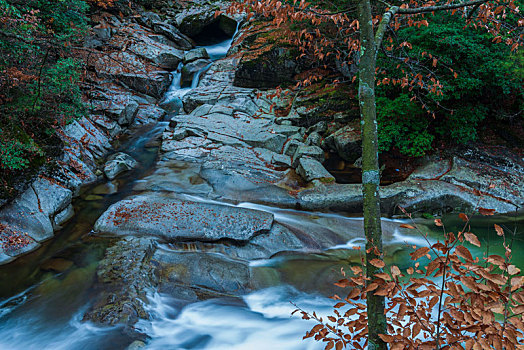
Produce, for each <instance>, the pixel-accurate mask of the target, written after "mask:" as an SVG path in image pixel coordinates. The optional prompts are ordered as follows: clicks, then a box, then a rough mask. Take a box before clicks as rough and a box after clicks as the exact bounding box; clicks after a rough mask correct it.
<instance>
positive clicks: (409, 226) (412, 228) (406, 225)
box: [400, 224, 416, 230]
mask: <svg viewBox="0 0 524 350" xmlns="http://www.w3.org/2000/svg"><path fill="white" fill-rule="evenodd" d="M400 227H402V228H409V229H410V230H414V229H415V228H416V227H415V226H413V225H409V224H402V225H400Z"/></svg>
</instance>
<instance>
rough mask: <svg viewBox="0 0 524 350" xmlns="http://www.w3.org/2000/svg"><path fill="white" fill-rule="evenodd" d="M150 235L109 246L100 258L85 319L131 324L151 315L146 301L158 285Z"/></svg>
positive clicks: (128, 329)
mask: <svg viewBox="0 0 524 350" xmlns="http://www.w3.org/2000/svg"><path fill="white" fill-rule="evenodd" d="M155 246H156V243H155V242H154V240H153V239H151V238H136V237H127V238H125V239H123V240H121V241H119V242H117V243H116V244H114V245H113V246H111V247H109V248H108V249H107V250H106V253H105V256H104V258H103V259H102V260H101V261H100V263H99V265H98V268H97V272H96V277H97V281H98V282H99V283H98V284H96V287H95V291H94V293H93V296H92V301H93V304H92V306H91V308H90V309H89V310H88V311H87V312H86V314H85V315H84V320H86V321H92V322H96V323H99V324H104V325H111V326H112V325H117V324H119V325H124V326H125V331H126V332H128V333H133V332H134V330H133V329H132V326H133V325H134V324H135V323H136V322H137V321H138V320H139V319H140V318H142V319H147V318H148V317H149V315H148V313H147V311H146V309H145V307H144V305H145V302H146V301H147V297H146V293H147V291H148V290H150V289H151V288H154V287H155V286H156V283H155V281H156V278H155V275H154V268H153V265H151V264H150V259H151V256H152V255H153V253H154V251H155V249H156V247H155Z"/></svg>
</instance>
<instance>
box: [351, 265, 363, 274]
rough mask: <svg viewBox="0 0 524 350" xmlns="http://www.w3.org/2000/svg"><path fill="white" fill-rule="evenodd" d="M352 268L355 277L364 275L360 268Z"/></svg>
mask: <svg viewBox="0 0 524 350" xmlns="http://www.w3.org/2000/svg"><path fill="white" fill-rule="evenodd" d="M350 268H351V271H353V273H354V274H355V275H358V274H361V273H362V268H361V267H360V266H351V267H350Z"/></svg>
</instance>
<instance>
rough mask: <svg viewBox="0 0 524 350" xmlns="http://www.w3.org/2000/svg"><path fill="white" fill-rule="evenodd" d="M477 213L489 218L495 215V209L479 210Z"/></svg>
mask: <svg viewBox="0 0 524 350" xmlns="http://www.w3.org/2000/svg"><path fill="white" fill-rule="evenodd" d="M479 213H480V214H481V215H484V216H490V215H494V214H495V209H486V208H479Z"/></svg>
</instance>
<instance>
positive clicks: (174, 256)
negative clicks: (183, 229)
mask: <svg viewBox="0 0 524 350" xmlns="http://www.w3.org/2000/svg"><path fill="white" fill-rule="evenodd" d="M152 261H153V262H154V263H155V264H157V265H158V266H159V267H158V272H157V275H158V276H159V279H158V282H159V285H160V291H161V292H164V293H170V294H171V293H173V291H174V290H176V291H177V293H176V294H178V295H179V293H178V290H179V289H180V288H189V289H190V290H192V291H194V292H195V294H196V295H199V297H200V298H209V297H217V296H221V295H244V294H246V293H247V292H249V291H250V290H251V288H252V287H251V273H250V269H249V264H248V262H246V261H243V260H237V259H232V258H230V257H227V256H224V255H222V254H217V253H203V252H181V251H169V250H160V249H159V250H157V252H156V253H155V255H154V256H153V258H152ZM186 293H187V292H186Z"/></svg>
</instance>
